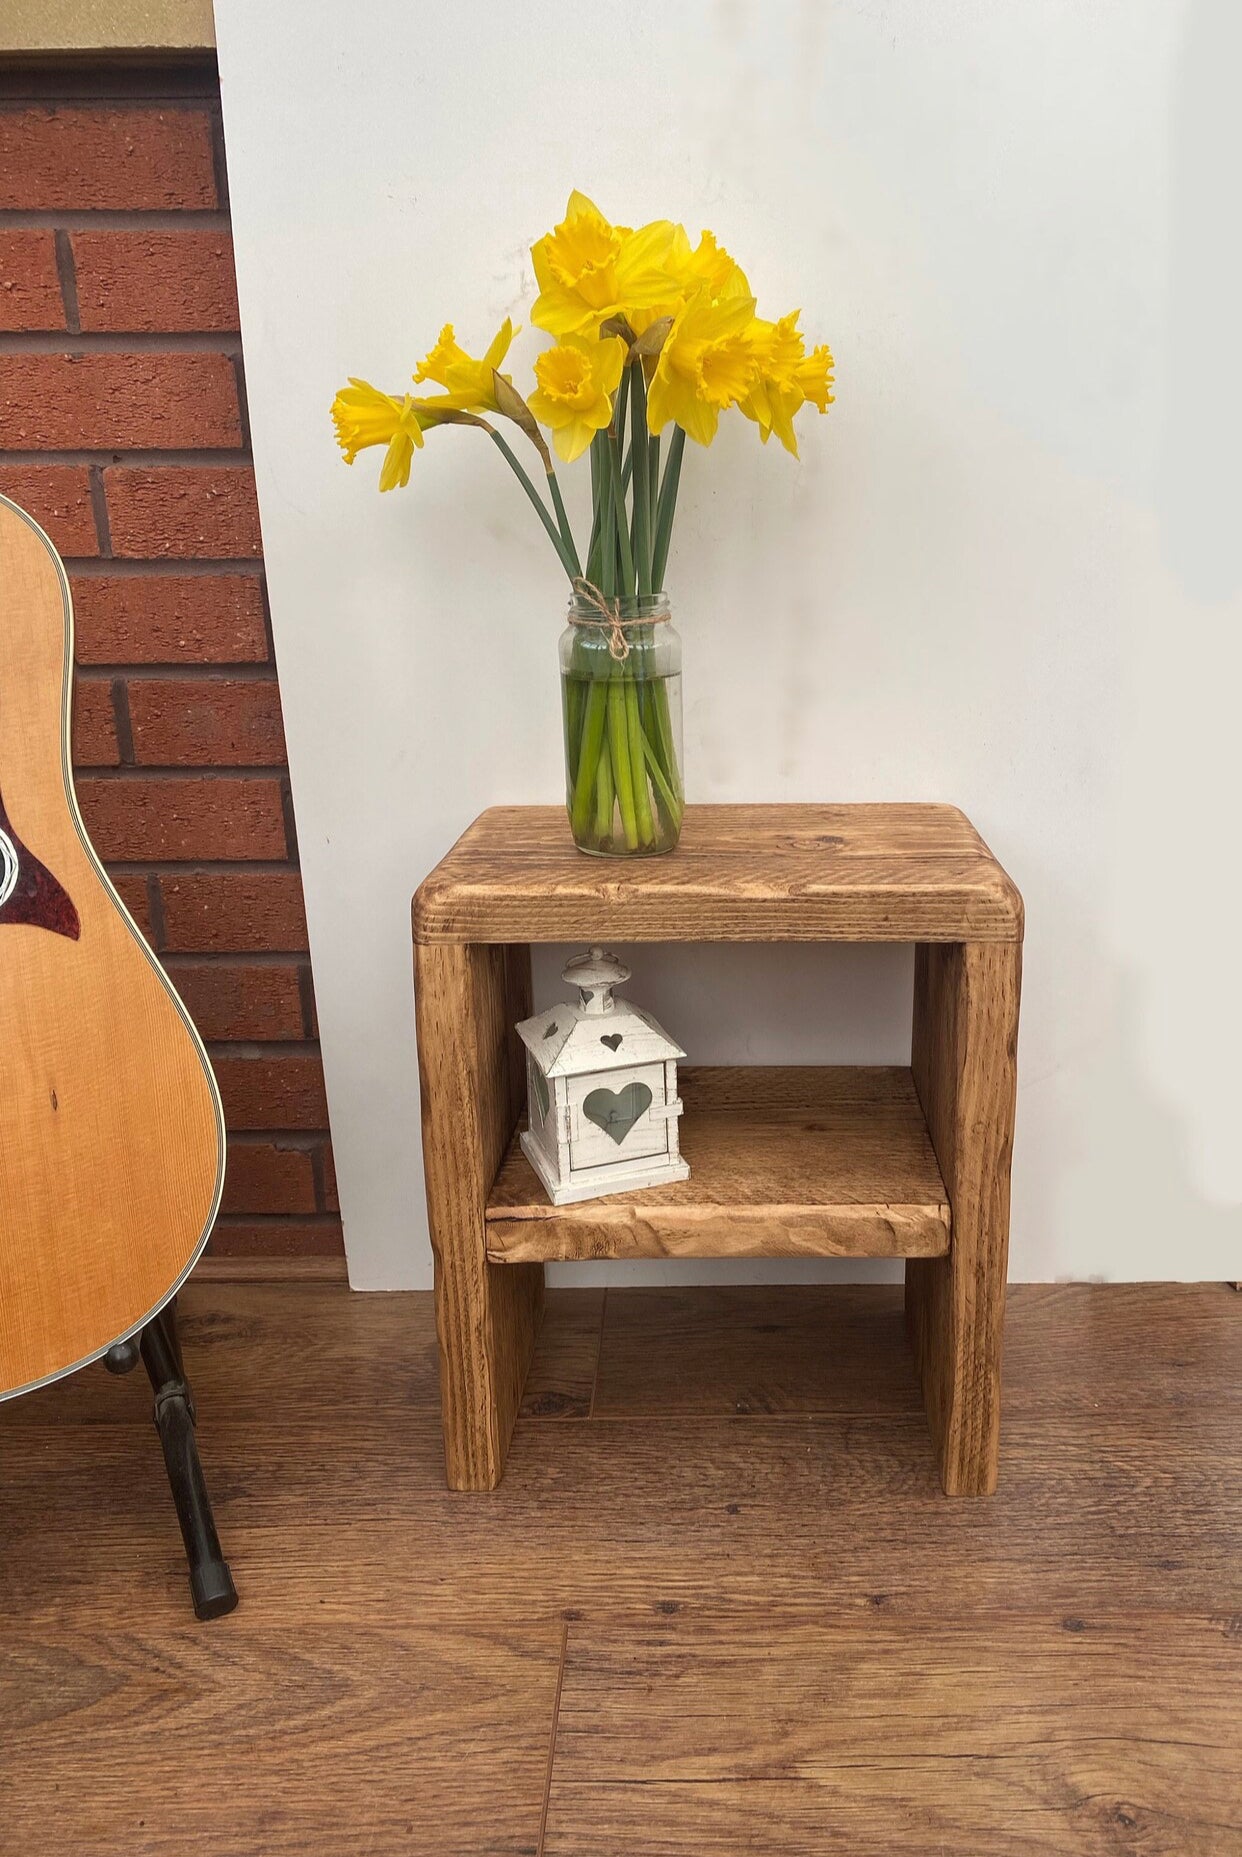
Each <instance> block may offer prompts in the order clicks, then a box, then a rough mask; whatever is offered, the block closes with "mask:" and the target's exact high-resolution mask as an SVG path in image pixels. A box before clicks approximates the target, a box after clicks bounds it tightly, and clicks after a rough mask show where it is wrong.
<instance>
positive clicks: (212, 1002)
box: [169, 961, 305, 1211]
mask: <svg viewBox="0 0 1242 1857" xmlns="http://www.w3.org/2000/svg"><path fill="white" fill-rule="evenodd" d="M169 975H170V978H171V980H172V982H173V985H174V986H175V987H176V989H177V991H178V993H180V995H181V997H182V999H183V1000H184V1001H185V1003H186V1006H187V1008H188V1010H189V1014H190V1017H191V1018H192V1019H193V1021H194V1023H195V1025H197V1027H198V1029H199V1031H200V1032H201V1033H202V1035H203V1037H204V1038H211V1039H252V1040H263V1039H271V1038H301V1037H303V1036H304V1035H305V1028H304V1026H303V1023H302V993H301V988H300V986H299V984H298V969H297V967H296V965H295V964H294V963H292V962H290V963H289V964H288V965H287V966H280V967H276V966H271V967H269V966H259V965H256V964H255V963H253V962H252V963H246V962H244V961H193V962H178V963H177V964H176V965H175V966H173V967H170V969H169ZM259 1210H261V1208H259V1207H251V1211H259Z"/></svg>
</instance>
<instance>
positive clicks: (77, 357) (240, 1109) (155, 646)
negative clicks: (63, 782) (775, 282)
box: [0, 68, 341, 1256]
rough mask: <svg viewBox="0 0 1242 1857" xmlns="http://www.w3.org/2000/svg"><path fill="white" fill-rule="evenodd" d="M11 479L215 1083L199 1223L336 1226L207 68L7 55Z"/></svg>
mask: <svg viewBox="0 0 1242 1857" xmlns="http://www.w3.org/2000/svg"><path fill="white" fill-rule="evenodd" d="M0 490H3V491H4V492H5V493H6V494H7V495H9V496H11V497H13V498H14V499H15V500H16V501H17V502H19V503H21V504H22V505H23V506H24V507H25V508H26V509H28V510H29V511H30V512H31V514H32V515H34V516H35V517H36V519H37V520H38V521H39V522H41V523H42V524H43V526H44V527H45V528H46V529H47V531H48V533H49V534H50V535H51V537H52V540H53V541H54V542H55V544H56V546H57V547H58V548H59V549H60V550H61V552H62V554H63V555H64V556H65V558H66V561H67V563H68V568H69V578H70V581H71V583H72V587H73V596H74V606H75V610H76V616H77V662H78V671H77V681H76V699H77V700H76V710H75V720H74V762H75V765H76V767H77V770H78V795H79V799H80V801H81V807H82V812H83V815H84V816H85V819H86V823H87V827H88V829H89V831H90V833H91V835H92V837H93V839H94V842H95V845H96V847H97V849H98V851H99V853H100V855H101V857H102V858H103V859H104V861H105V863H106V864H107V866H108V869H109V871H110V872H111V874H112V876H113V879H114V881H115V882H116V884H117V887H118V889H119V890H120V892H121V894H122V896H123V897H124V898H125V901H126V903H127V904H128V906H129V908H130V909H131V910H132V912H133V914H134V915H135V917H136V918H137V920H138V922H139V925H140V926H141V927H142V929H143V931H144V933H145V934H146V935H147V936H148V937H149V939H150V940H151V942H152V944H153V946H154V947H155V949H156V950H157V952H158V953H159V955H160V958H161V959H162V961H163V962H164V965H165V967H166V968H167V970H168V973H169V975H170V977H171V978H172V981H173V984H174V985H175V986H176V987H177V988H178V990H179V991H180V993H181V995H182V997H183V998H184V999H185V1001H186V1004H187V1005H188V1006H189V1008H190V1011H191V1013H192V1014H193V1016H194V1018H195V1019H196V1021H197V1023H198V1025H199V1028H200V1030H201V1031H202V1034H203V1037H204V1038H205V1039H206V1040H207V1043H208V1048H209V1049H210V1052H211V1056H212V1060H213V1063H214V1065H215V1069H216V1075H217V1077H218V1078H219V1081H220V1089H221V1093H222V1095H223V1098H224V1105H225V1112H226V1115H227V1118H228V1125H229V1168H228V1183H227V1185H226V1188H225V1198H224V1213H223V1216H222V1217H221V1219H220V1223H219V1225H218V1227H217V1230H216V1234H215V1237H214V1238H213V1240H212V1247H211V1248H212V1250H213V1251H214V1252H216V1253H217V1254H221V1253H223V1254H232V1255H235V1256H237V1255H265V1254H266V1255H276V1254H292V1253H318V1254H324V1253H335V1252H339V1251H340V1250H341V1228H340V1219H339V1216H338V1206H337V1200H336V1185H335V1177H334V1174H333V1169H332V1153H331V1147H330V1144H329V1139H328V1113H327V1106H326V1102H325V1099H324V1087H323V1069H322V1065H321V1063H320V1057H319V1045H318V1042H317V1039H316V1029H317V1028H316V1022H315V1000H314V992H313V988H312V985H311V972H310V963H309V960H308V958H307V951H306V924H305V918H304V915H303V908H302V884H301V878H300V876H299V874H298V862H297V843H296V839H295V836H294V818H293V805H292V800H291V797H290V792H289V777H288V771H287V767H286V764H285V748H284V737H283V733H282V729H281V716H280V692H279V689H278V687H277V680H276V666H275V664H274V662H273V656H272V645H271V631H270V626H269V624H268V619H267V611H266V597H265V590H264V580H263V545H262V538H261V536H260V532H259V518H258V510H257V507H256V504H255V494H254V472H253V468H252V465H251V458H250V449H249V437H248V433H247V427H246V410H245V384H244V375H243V370H242V354H241V343H240V338H239V335H238V320H237V297H236V289H235V284H234V278H233V254H232V245H231V242H230V238H229V219H228V202H227V195H226V191H225V178H224V159H223V147H222V141H221V133H220V112H219V93H218V89H217V87H216V81H215V77H214V73H213V72H211V71H210V70H209V69H206V68H199V69H172V68H170V69H168V70H166V71H164V72H157V73H151V72H149V71H148V72H142V71H137V70H135V71H133V72H129V73H125V72H121V71H118V72H116V73H113V74H111V75H108V76H106V77H103V78H95V79H90V78H85V79H84V78H82V77H80V76H78V75H76V74H75V73H73V72H72V71H70V70H69V69H68V68H66V69H65V70H64V71H63V72H57V71H56V70H54V69H53V70H51V71H47V72H43V73H32V74H31V75H29V76H27V77H22V76H21V75H20V74H19V75H16V76H13V75H10V77H9V79H8V80H7V81H6V85H5V94H0Z"/></svg>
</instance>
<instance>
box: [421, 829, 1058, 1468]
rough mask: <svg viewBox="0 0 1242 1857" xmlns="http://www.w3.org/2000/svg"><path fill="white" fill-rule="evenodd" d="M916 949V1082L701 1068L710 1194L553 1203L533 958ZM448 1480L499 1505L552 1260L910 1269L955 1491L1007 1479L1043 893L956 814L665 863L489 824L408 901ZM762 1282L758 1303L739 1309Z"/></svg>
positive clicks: (793, 837)
mask: <svg viewBox="0 0 1242 1857" xmlns="http://www.w3.org/2000/svg"><path fill="white" fill-rule="evenodd" d="M634 941H640V942H641V941H766V942H794V941H799V942H805V941H817V942H818V941H822V942H838V941H847V942H869V941H875V942H880V941H912V942H914V943H916V944H917V952H916V959H915V981H914V1019H913V1037H912V1055H911V1064H910V1067H909V1068H908V1069H906V1068H904V1067H891V1066H875V1067H864V1068H858V1067H823V1068H819V1067H809V1066H799V1067H796V1068H794V1067H778V1068H753V1069H732V1068H722V1069H714V1070H712V1069H703V1070H697V1071H696V1070H695V1069H694V1068H692V1067H691V1068H687V1069H686V1070H684V1071H683V1072H682V1078H683V1095H684V1098H685V1104H686V1110H685V1115H684V1118H683V1125H682V1130H681V1142H682V1151H683V1153H684V1154H685V1156H686V1158H687V1159H688V1160H689V1162H690V1169H691V1177H690V1179H689V1180H688V1181H685V1182H677V1183H674V1184H672V1185H663V1186H659V1187H653V1188H648V1189H640V1190H638V1191H635V1192H630V1193H626V1194H622V1195H619V1196H617V1197H615V1198H609V1199H606V1200H599V1201H594V1202H587V1203H585V1204H581V1205H574V1206H561V1207H555V1206H551V1205H549V1203H548V1201H547V1199H546V1197H545V1195H544V1193H543V1191H542V1188H541V1187H540V1186H539V1184H538V1181H537V1180H536V1178H535V1175H534V1173H533V1172H532V1170H531V1168H530V1166H529V1164H528V1163H527V1161H526V1160H525V1157H524V1156H523V1155H522V1153H521V1150H520V1148H519V1146H518V1143H517V1138H516V1130H517V1127H518V1123H519V1120H520V1117H521V1114H522V1110H523V1107H524V1101H523V1099H524V1093H525V1072H524V1066H523V1063H522V1060H521V1055H520V1047H519V1044H518V1040H517V1039H516V1037H515V1035H514V1032H513V1026H514V1024H515V1023H516V1021H517V1020H519V1019H522V1018H525V1017H526V1016H527V1015H528V1014H529V1013H530V1012H531V1011H532V1009H533V1008H532V1002H531V991H530V946H531V943H533V942H583V943H589V942H605V943H610V944H611V943H625V942H634ZM414 943H415V950H414V952H415V982H416V1004H417V1018H418V1049H419V1059H420V1064H421V1069H422V1121H423V1152H424V1155H425V1158H426V1171H427V1209H428V1214H429V1217H430V1222H431V1240H432V1245H433V1247H434V1251H435V1267H436V1268H435V1285H436V1324H437V1332H438V1335H439V1343H440V1379H441V1392H442V1398H443V1410H444V1451H445V1460H446V1466H447V1472H448V1481H449V1484H450V1486H451V1487H452V1488H453V1489H494V1488H495V1486H496V1485H497V1483H499V1481H500V1479H501V1476H502V1474H503V1472H504V1464H505V1454H506V1451H507V1449H508V1445H509V1438H510V1435H511V1433H512V1430H513V1424H514V1419H515V1417H516V1414H517V1409H518V1405H519V1403H520V1400H521V1396H522V1383H523V1380H524V1379H525V1375H526V1370H527V1366H528V1364H529V1361H530V1356H531V1351H532V1348H533V1346H534V1341H535V1335H536V1331H537V1329H538V1325H539V1318H540V1313H541V1309H542V1302H543V1266H544V1264H545V1263H546V1262H548V1261H549V1260H552V1259H575V1258H586V1257H591V1258H608V1257H665V1256H670V1255H677V1256H699V1257H792V1256H803V1257H805V1256H808V1255H815V1256H836V1257H904V1258H905V1259H906V1260H907V1262H906V1313H907V1320H908V1325H909V1329H910V1335H911V1339H912V1343H913V1346H914V1352H915V1357H916V1360H917V1362H918V1367H919V1371H920V1374H921V1376H922V1381H923V1389H924V1396H925V1399H926V1404H927V1412H928V1418H929V1420H930V1424H931V1431H932V1437H933V1440H934V1442H935V1446H936V1450H937V1454H938V1457H939V1463H940V1476H941V1481H942V1483H943V1485H944V1489H945V1492H946V1494H948V1495H951V1496H955V1495H986V1494H989V1493H990V1492H991V1491H992V1490H993V1489H995V1487H996V1475H997V1459H998V1446H999V1426H1000V1355H1001V1331H1002V1325H1003V1321H1004V1304H1005V1267H1006V1259H1007V1253H1008V1242H1009V1162H1010V1150H1011V1145H1012V1137H1013V1120H1014V1103H1015V1094H1016V1073H1015V1048H1016V1043H1017V1031H1018V999H1019V990H1020V984H1021V962H1022V899H1021V897H1020V896H1019V895H1018V892H1017V890H1016V889H1015V887H1014V885H1013V883H1012V882H1011V881H1010V879H1009V878H1008V877H1007V876H1006V875H1005V872H1004V871H1003V870H1002V869H1001V867H1000V865H999V864H998V863H997V862H996V860H995V858H993V856H992V855H991V853H990V852H989V851H988V849H987V847H986V845H984V843H983V841H982V840H981V839H980V837H979V835H978V833H977V832H976V831H975V829H974V827H973V826H972V825H971V824H970V822H969V820H968V819H967V818H966V817H965V816H964V815H963V814H962V813H960V812H959V811H958V810H957V809H956V808H955V807H952V806H929V805H908V806H907V805H865V806H692V807H690V808H689V809H688V810H687V813H686V820H685V827H684V831H683V835H682V842H681V844H680V846H679V847H678V849H677V850H676V851H675V852H674V853H672V854H671V855H670V856H668V857H662V858H652V859H642V860H640V859H635V860H633V861H629V862H627V861H625V860H617V859H595V858H588V857H584V856H582V855H581V854H580V853H579V852H578V851H577V850H575V848H574V846H573V843H572V841H571V839H570V835H569V829H568V826H567V824H566V821H565V816H564V813H563V812H562V811H561V810H560V809H559V808H556V807H545V806H509V807H493V808H492V809H491V810H490V811H488V812H485V813H484V814H483V815H482V817H481V818H479V819H477V820H476V821H475V823H474V824H473V825H472V826H471V827H470V829H469V830H468V831H467V832H466V833H465V834H464V835H463V836H462V838H461V839H459V840H458V842H457V844H456V845H455V846H454V847H453V849H452V851H450V852H449V854H448V856H447V857H446V858H445V859H444V860H443V862H442V863H441V864H439V865H438V866H437V867H436V869H435V870H434V871H432V873H431V875H430V876H429V877H428V878H427V879H426V881H425V882H424V883H423V884H422V885H421V886H420V888H419V890H418V893H417V895H416V896H415V898H414ZM741 1293H742V1292H739V1294H741Z"/></svg>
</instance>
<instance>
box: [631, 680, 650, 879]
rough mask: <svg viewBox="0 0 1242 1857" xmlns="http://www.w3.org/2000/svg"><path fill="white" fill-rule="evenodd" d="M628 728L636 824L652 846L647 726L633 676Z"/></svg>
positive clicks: (644, 842) (640, 836)
mask: <svg viewBox="0 0 1242 1857" xmlns="http://www.w3.org/2000/svg"><path fill="white" fill-rule="evenodd" d="M625 728H626V735H627V736H628V739H629V746H630V781H631V784H632V786H633V788H634V823H635V825H636V827H637V829H638V842H639V844H640V845H649V844H650V843H651V841H652V839H653V838H654V837H655V825H654V822H653V820H652V817H651V789H650V788H649V787H648V785H647V763H646V759H645V757H644V755H643V725H642V718H641V717H640V715H639V713H638V685H637V684H636V683H635V681H634V679H633V678H632V677H627V678H626V679H625Z"/></svg>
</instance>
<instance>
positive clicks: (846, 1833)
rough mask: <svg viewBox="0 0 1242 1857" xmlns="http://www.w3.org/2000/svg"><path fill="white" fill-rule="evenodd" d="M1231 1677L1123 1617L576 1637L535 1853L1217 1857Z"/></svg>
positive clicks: (1217, 1631) (1213, 1650) (1225, 1811)
mask: <svg viewBox="0 0 1242 1857" xmlns="http://www.w3.org/2000/svg"><path fill="white" fill-rule="evenodd" d="M1240 1662H1242V1645H1240V1643H1239V1635H1238V1632H1237V1629H1236V1621H1233V1620H1230V1619H1224V1618H1212V1617H1206V1616H1202V1615H1200V1616H1197V1617H1178V1616H1167V1615H1157V1616H1155V1617H1144V1616H1140V1615H1135V1614H1132V1613H1127V1612H1126V1611H1125V1610H1124V1608H1122V1609H1119V1610H1118V1611H1110V1612H1105V1613H1096V1612H1086V1613H1075V1614H1073V1615H1069V1616H1066V1615H1064V1614H1059V1613H1051V1614H1049V1613H1041V1612H1016V1613H1014V1614H1011V1615H1009V1616H1008V1617H1003V1616H1002V1617H999V1618H997V1617H993V1618H989V1619H988V1620H987V1621H986V1622H983V1621H980V1620H979V1619H978V1618H976V1617H972V1616H970V1615H966V1616H962V1617H945V1616H944V1615H942V1614H940V1613H938V1612H932V1613H929V1614H925V1615H922V1616H914V1617H906V1618H896V1617H892V1616H887V1615H886V1614H885V1613H884V1612H883V1611H872V1612H871V1613H870V1614H859V1613H842V1614H839V1615H837V1616H832V1615H831V1613H830V1614H829V1617H828V1619H827V1621H826V1622H824V1623H818V1624H804V1623H792V1622H791V1623H782V1622H781V1621H773V1622H771V1623H770V1624H766V1625H765V1624H759V1623H758V1622H750V1623H742V1622H740V1621H738V1620H736V1619H733V1618H725V1617H710V1616H707V1617H698V1618H693V1619H681V1618H676V1619H671V1620H666V1621H664V1622H663V1624H661V1625H659V1626H653V1625H639V1626H637V1627H633V1626H631V1627H629V1628H622V1629H596V1630H592V1629H591V1628H590V1627H589V1626H586V1627H578V1628H576V1629H574V1630H572V1631H571V1634H570V1642H569V1649H568V1655H567V1657H566V1663H565V1673H564V1678H563V1682H562V1687H561V1700H560V1709H559V1712H558V1725H557V1736H556V1754H555V1761H554V1766H553V1783H552V1791H551V1798H550V1801H549V1811H548V1823H547V1834H546V1841H545V1844H544V1850H545V1853H547V1857H553V1854H556V1857H571V1854H572V1857H583V1854H584V1853H604V1852H608V1853H612V1852H616V1853H618V1857H620V1853H628V1852H631V1851H642V1852H643V1853H644V1857H647V1854H648V1853H660V1854H661V1857H665V1854H670V1857H671V1854H672V1853H678V1854H679V1857H680V1854H681V1853H685V1854H686V1857H690V1853H695V1857H697V1854H698V1853H700V1852H702V1851H704V1850H710V1851H712V1852H713V1853H720V1857H732V1854H733V1853H741V1852H745V1853H747V1854H748V1857H754V1853H757V1852H772V1853H778V1852H780V1853H785V1852H789V1851H815V1852H839V1853H841V1854H842V1857H856V1854H857V1853H864V1854H866V1857H885V1854H886V1853H888V1852H891V1851H898V1852H907V1853H918V1857H925V1853H928V1852H932V1851H937V1852H938V1851H967V1852H976V1851H978V1852H982V1851H987V1852H988V1853H989V1854H991V1853H996V1854H997V1857H1002V1854H1003V1857H1010V1854H1016V1853H1030V1854H1032V1857H1033V1854H1034V1853H1041V1854H1047V1853H1053V1852H1058V1853H1059V1852H1066V1853H1068V1852H1073V1853H1074V1854H1075V1857H1079V1854H1080V1853H1081V1857H1115V1854H1116V1853H1117V1852H1119V1851H1139V1850H1141V1851H1142V1852H1144V1853H1148V1852H1158V1853H1166V1854H1167V1857H1209V1853H1211V1854H1213V1857H1224V1853H1225V1852H1226V1851H1228V1850H1236V1849H1239V1848H1242V1788H1240V1787H1239V1784H1238V1772H1237V1757H1236V1756H1237V1743H1238V1735H1239V1731H1240V1730H1242V1706H1240V1697H1239V1687H1238V1676H1239V1663H1240Z"/></svg>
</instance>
